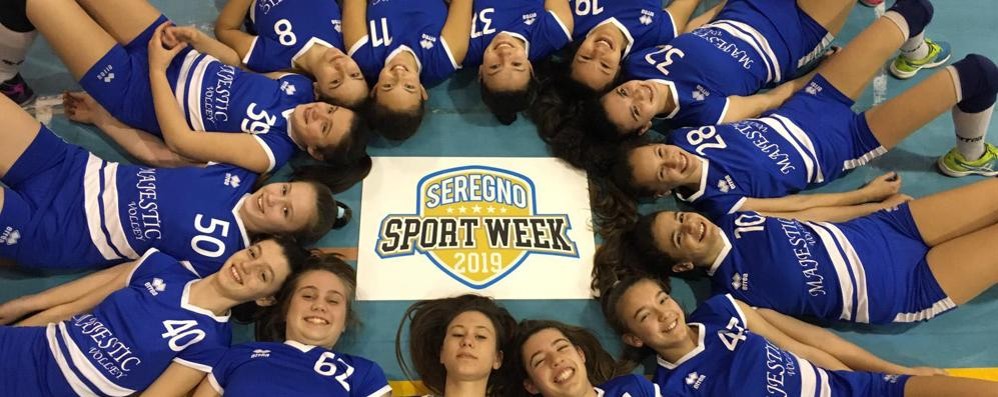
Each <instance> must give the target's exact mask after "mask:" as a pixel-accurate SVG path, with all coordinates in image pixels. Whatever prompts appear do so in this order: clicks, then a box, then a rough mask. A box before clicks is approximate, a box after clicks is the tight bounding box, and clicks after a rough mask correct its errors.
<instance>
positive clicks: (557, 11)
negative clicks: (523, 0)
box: [544, 0, 575, 36]
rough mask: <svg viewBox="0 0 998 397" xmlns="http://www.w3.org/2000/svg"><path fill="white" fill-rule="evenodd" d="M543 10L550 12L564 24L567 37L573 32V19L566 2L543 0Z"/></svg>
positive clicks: (570, 7) (569, 6)
mask: <svg viewBox="0 0 998 397" xmlns="http://www.w3.org/2000/svg"><path fill="white" fill-rule="evenodd" d="M544 9H545V10H548V11H551V12H553V13H554V15H557V16H558V19H560V20H561V23H563V24H565V28H566V29H568V34H569V36H571V35H572V32H573V31H575V17H574V16H573V15H572V5H571V4H569V3H568V0H544Z"/></svg>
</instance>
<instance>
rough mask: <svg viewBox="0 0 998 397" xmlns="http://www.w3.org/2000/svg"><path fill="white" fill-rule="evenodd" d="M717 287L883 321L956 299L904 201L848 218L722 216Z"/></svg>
mask: <svg viewBox="0 0 998 397" xmlns="http://www.w3.org/2000/svg"><path fill="white" fill-rule="evenodd" d="M717 225H718V227H719V228H720V232H721V233H722V234H723V235H722V238H723V239H724V242H725V248H724V250H723V251H722V252H721V254H720V255H719V256H718V258H717V260H716V261H715V262H714V263H713V264H712V266H711V268H710V269H709V271H708V274H709V275H710V276H711V281H712V285H713V289H714V291H715V292H719V293H730V294H731V295H732V296H734V297H735V298H738V299H740V300H742V301H744V302H746V303H748V304H750V305H752V306H755V307H764V308H770V309H773V310H776V311H778V312H780V313H784V314H787V315H791V316H812V317H817V318H822V319H827V320H843V321H849V322H858V323H873V324H883V323H890V322H911V321H919V320H926V319H929V318H932V317H934V316H936V315H938V314H940V313H942V312H945V311H946V310H949V309H952V308H953V307H955V306H956V305H955V304H954V303H953V301H952V300H951V299H949V298H948V297H947V296H946V294H945V293H944V292H943V291H942V289H941V288H940V287H939V284H938V283H937V282H936V279H935V277H933V275H932V272H931V270H930V269H929V266H928V264H927V262H925V254H926V253H927V252H928V246H926V245H925V243H924V242H922V240H921V238H920V236H919V234H918V229H917V227H915V224H914V221H913V220H912V218H911V213H910V212H909V211H908V207H907V205H902V206H899V207H898V208H897V209H895V210H893V211H880V212H876V213H873V214H871V215H868V216H865V217H861V218H857V219H854V220H851V221H848V222H843V223H829V222H800V221H797V220H792V219H782V218H772V217H764V216H761V215H759V214H757V213H754V212H739V213H735V214H732V215H727V216H724V217H722V218H720V219H719V220H718V222H717Z"/></svg>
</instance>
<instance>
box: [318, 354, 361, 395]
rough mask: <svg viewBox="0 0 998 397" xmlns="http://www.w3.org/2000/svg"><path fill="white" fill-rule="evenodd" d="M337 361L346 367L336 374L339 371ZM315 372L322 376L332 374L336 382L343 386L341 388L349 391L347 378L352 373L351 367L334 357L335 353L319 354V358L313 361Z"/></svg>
mask: <svg viewBox="0 0 998 397" xmlns="http://www.w3.org/2000/svg"><path fill="white" fill-rule="evenodd" d="M337 363H339V364H340V365H342V366H343V367H344V368H346V369H345V370H344V371H343V373H341V374H339V375H336V372H338V371H339V367H337V366H336V364H337ZM312 369H314V370H315V372H316V373H318V374H319V375H322V376H332V377H333V379H336V381H337V382H339V383H340V385H341V386H343V390H346V391H350V384H349V383H347V378H349V377H350V375H353V367H351V366H350V365H349V364H347V363H346V362H344V361H343V360H342V359H339V358H336V354H335V353H333V352H325V353H322V355H321V356H319V359H318V360H316V361H315V366H314V367H312Z"/></svg>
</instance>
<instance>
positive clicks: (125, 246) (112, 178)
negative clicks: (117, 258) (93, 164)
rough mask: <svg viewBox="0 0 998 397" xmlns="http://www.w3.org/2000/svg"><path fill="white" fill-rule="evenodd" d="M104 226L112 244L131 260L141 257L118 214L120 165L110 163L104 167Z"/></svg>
mask: <svg viewBox="0 0 998 397" xmlns="http://www.w3.org/2000/svg"><path fill="white" fill-rule="evenodd" d="M101 195H102V196H103V197H104V226H105V227H106V228H107V232H108V234H109V235H110V236H111V244H113V245H114V247H115V248H117V249H118V252H121V254H122V255H124V256H125V257H127V258H129V259H135V258H138V257H139V254H137V253H135V250H134V249H133V248H132V245H131V244H129V243H128V237H126V235H125V229H122V227H121V216H120V214H121V213H120V212H118V163H112V162H108V163H107V167H104V193H102V194H101Z"/></svg>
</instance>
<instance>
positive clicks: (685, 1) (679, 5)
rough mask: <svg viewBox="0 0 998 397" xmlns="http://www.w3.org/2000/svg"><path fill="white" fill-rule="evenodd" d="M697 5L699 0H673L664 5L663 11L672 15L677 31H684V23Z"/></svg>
mask: <svg viewBox="0 0 998 397" xmlns="http://www.w3.org/2000/svg"><path fill="white" fill-rule="evenodd" d="M699 5H700V0H673V2H672V3H669V6H668V7H665V11H668V12H669V15H672V23H673V24H675V26H676V31H677V32H685V31H686V24H687V23H689V21H690V17H691V16H692V15H693V12H694V11H696V9H697V6H699Z"/></svg>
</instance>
